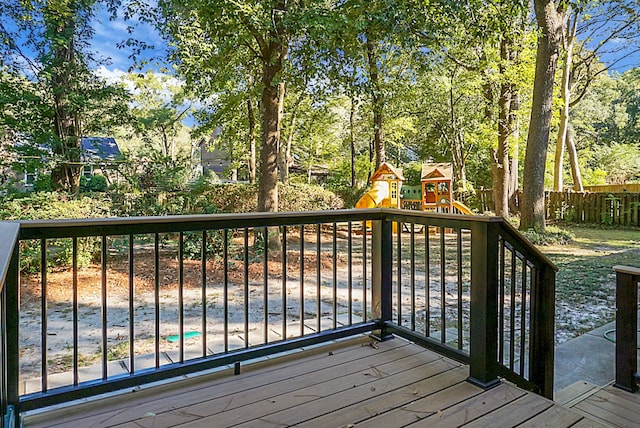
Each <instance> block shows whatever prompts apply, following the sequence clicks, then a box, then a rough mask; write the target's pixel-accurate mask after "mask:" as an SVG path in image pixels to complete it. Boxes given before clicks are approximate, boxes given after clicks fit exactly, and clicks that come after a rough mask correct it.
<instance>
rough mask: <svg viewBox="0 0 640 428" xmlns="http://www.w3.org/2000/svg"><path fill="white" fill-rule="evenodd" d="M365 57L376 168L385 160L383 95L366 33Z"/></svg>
mask: <svg viewBox="0 0 640 428" xmlns="http://www.w3.org/2000/svg"><path fill="white" fill-rule="evenodd" d="M367 59H368V61H369V80H370V82H371V93H372V95H371V98H372V103H373V145H374V147H375V153H376V170H377V169H378V168H380V165H381V164H382V163H383V162H385V161H386V160H387V159H386V153H385V147H384V128H383V122H384V121H383V109H384V97H383V95H382V89H381V88H380V78H379V71H378V57H377V54H376V50H375V44H374V42H373V40H371V38H370V37H369V35H367Z"/></svg>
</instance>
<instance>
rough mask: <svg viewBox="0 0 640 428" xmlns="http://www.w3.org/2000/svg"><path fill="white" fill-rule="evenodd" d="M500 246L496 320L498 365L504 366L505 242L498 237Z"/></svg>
mask: <svg viewBox="0 0 640 428" xmlns="http://www.w3.org/2000/svg"><path fill="white" fill-rule="evenodd" d="M499 242H500V246H499V247H498V248H499V251H500V254H499V257H500V266H499V275H500V284H499V285H498V286H499V287H500V304H499V305H498V311H500V317H499V319H498V361H499V362H500V364H504V288H505V287H506V282H505V262H506V257H505V250H506V246H505V242H504V238H503V237H500V239H499Z"/></svg>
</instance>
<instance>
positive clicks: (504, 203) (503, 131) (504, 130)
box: [493, 38, 513, 217]
mask: <svg viewBox="0 0 640 428" xmlns="http://www.w3.org/2000/svg"><path fill="white" fill-rule="evenodd" d="M500 59H501V65H500V69H501V70H500V71H501V72H503V73H504V71H505V67H506V63H507V62H508V61H511V60H512V53H511V48H510V46H509V42H508V41H507V40H506V39H504V38H503V39H502V40H501V41H500ZM512 97H513V84H512V83H511V82H508V81H503V82H502V83H501V84H500V97H499V98H498V150H497V151H496V155H495V163H496V165H495V167H496V174H495V177H494V179H495V181H494V184H493V187H494V197H495V201H494V205H495V207H494V209H495V213H496V215H499V216H504V217H506V216H508V215H509V172H510V170H509V137H510V136H511V132H512V130H511V122H510V119H511V100H512Z"/></svg>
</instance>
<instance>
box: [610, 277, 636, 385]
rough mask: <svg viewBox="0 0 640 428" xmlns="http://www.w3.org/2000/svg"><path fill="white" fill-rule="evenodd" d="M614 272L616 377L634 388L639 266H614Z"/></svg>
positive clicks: (616, 382)
mask: <svg viewBox="0 0 640 428" xmlns="http://www.w3.org/2000/svg"><path fill="white" fill-rule="evenodd" d="M613 269H614V270H615V272H616V381H615V384H614V385H615V386H617V387H618V388H621V389H624V390H626V391H629V392H636V391H637V390H638V381H639V380H640V376H639V374H638V373H639V372H638V285H639V284H640V268H634V267H628V266H614V267H613Z"/></svg>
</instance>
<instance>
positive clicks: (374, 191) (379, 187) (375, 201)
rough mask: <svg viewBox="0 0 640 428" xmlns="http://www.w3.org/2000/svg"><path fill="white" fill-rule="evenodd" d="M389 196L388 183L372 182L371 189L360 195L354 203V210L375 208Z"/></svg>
mask: <svg viewBox="0 0 640 428" xmlns="http://www.w3.org/2000/svg"><path fill="white" fill-rule="evenodd" d="M388 196H389V183H387V182H385V181H374V182H373V185H372V186H371V189H370V190H369V191H368V192H367V193H365V194H364V195H362V197H361V198H360V200H359V201H358V202H357V203H356V208H375V207H377V206H378V205H380V203H381V202H382V201H383V200H384V199H386V198H387V197H388Z"/></svg>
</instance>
